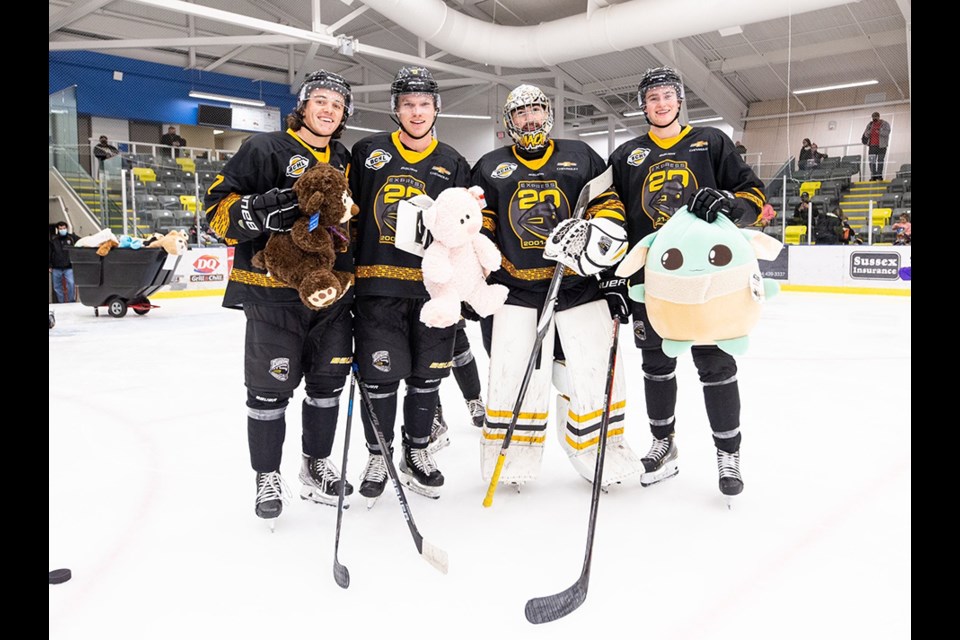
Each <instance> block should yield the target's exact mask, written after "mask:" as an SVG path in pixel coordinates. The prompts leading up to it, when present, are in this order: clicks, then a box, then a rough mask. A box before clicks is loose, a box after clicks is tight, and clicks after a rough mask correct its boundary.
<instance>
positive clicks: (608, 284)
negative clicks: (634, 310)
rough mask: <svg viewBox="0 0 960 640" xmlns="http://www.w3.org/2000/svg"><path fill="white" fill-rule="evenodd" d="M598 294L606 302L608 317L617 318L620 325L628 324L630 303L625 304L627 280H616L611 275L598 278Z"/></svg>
mask: <svg viewBox="0 0 960 640" xmlns="http://www.w3.org/2000/svg"><path fill="white" fill-rule="evenodd" d="M600 292H601V293H602V294H603V297H604V299H605V300H606V301H607V307H608V308H609V309H610V317H611V318H617V319H618V320H619V321H620V324H627V323H628V322H630V303H629V302H627V279H626V278H618V277H616V276H615V275H613V274H612V273H610V274H605V276H604V277H601V278H600Z"/></svg>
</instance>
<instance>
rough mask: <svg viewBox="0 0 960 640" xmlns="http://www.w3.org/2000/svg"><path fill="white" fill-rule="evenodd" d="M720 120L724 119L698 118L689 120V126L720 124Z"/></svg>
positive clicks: (719, 117) (715, 117) (716, 117)
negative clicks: (705, 123)
mask: <svg viewBox="0 0 960 640" xmlns="http://www.w3.org/2000/svg"><path fill="white" fill-rule="evenodd" d="M720 120H723V117H721V116H712V117H710V118H697V119H696V120H689V121H687V124H702V123H704V122H718V121H720Z"/></svg>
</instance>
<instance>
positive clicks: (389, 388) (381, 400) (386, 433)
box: [360, 382, 400, 453]
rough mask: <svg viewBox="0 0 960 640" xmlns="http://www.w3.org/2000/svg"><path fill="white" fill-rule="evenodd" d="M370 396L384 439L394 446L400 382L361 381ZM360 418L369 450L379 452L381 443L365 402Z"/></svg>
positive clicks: (362, 403)
mask: <svg viewBox="0 0 960 640" xmlns="http://www.w3.org/2000/svg"><path fill="white" fill-rule="evenodd" d="M360 384H361V385H363V388H364V389H366V391H367V393H368V394H369V396H370V404H372V405H373V410H374V411H375V412H376V414H377V422H378V424H379V425H380V431H382V432H383V439H384V440H385V441H386V443H387V446H390V447H392V446H393V423H394V421H395V420H396V419H397V388H398V387H399V386H400V383H399V382H393V383H389V384H383V385H375V384H373V385H368V384H366V383H365V382H361V383H360ZM360 420H361V421H362V422H363V435H364V438H366V440H367V450H369V451H371V452H374V453H377V452H379V451H380V445H379V444H378V443H377V436H376V435H375V433H374V431H373V423H372V422H371V421H370V415H369V414H368V413H367V407H366V403H365V402H361V403H360Z"/></svg>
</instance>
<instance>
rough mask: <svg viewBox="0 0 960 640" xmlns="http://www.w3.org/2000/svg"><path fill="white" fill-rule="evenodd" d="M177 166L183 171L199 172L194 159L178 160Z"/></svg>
mask: <svg viewBox="0 0 960 640" xmlns="http://www.w3.org/2000/svg"><path fill="white" fill-rule="evenodd" d="M177 164H178V165H180V169H181V170H182V171H192V172H194V173H196V171H197V165H196V163H195V162H194V161H193V158H177Z"/></svg>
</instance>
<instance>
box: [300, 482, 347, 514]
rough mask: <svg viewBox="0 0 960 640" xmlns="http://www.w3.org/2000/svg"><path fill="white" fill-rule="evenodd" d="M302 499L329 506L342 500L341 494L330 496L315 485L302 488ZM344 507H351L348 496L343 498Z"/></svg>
mask: <svg viewBox="0 0 960 640" xmlns="http://www.w3.org/2000/svg"><path fill="white" fill-rule="evenodd" d="M300 499H301V500H309V501H310V502H313V503H315V504H322V505H325V506H327V507H336V506H337V503H338V502H339V501H340V496H328V495H327V494H325V493H321V492H320V491H317V490H316V489H314V488H313V487H307V486H304V487H303V488H302V489H300ZM343 508H344V509H349V508H350V502H349V500H347V498H346V496H344V498H343Z"/></svg>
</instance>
